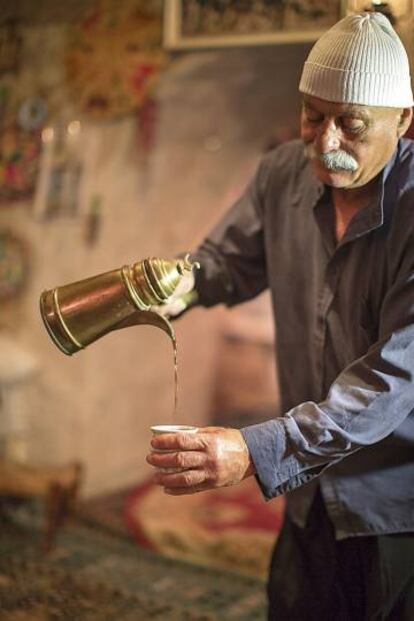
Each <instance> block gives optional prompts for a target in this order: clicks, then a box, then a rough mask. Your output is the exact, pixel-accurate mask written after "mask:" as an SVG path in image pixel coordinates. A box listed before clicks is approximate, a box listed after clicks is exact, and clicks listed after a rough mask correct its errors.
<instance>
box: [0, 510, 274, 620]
mask: <svg viewBox="0 0 414 621" xmlns="http://www.w3.org/2000/svg"><path fill="white" fill-rule="evenodd" d="M39 515H40V514H36V512H34V513H33V512H30V511H29V512H28V511H26V512H23V514H22V513H20V514H19V515H17V517H16V519H14V517H13V519H10V516H7V519H4V516H3V518H2V519H1V521H0V620H1V621H149V620H150V619H151V620H155V621H222V620H224V619H226V621H227V620H228V621H233V620H234V621H264V619H265V609H266V605H265V595H264V585H263V583H262V582H261V581H259V580H256V579H253V578H248V577H243V576H238V575H237V574H231V573H228V572H219V571H212V570H210V569H207V568H203V567H198V566H194V565H190V564H188V563H185V562H180V561H176V560H172V559H166V558H163V557H162V556H159V555H156V554H154V553H151V552H149V551H147V550H142V549H140V548H138V547H137V545H136V543H135V542H133V541H128V540H126V539H124V538H122V537H116V536H114V535H110V534H109V533H108V532H106V531H100V530H99V529H92V528H88V527H85V526H80V525H79V524H71V525H67V526H65V527H64V528H63V529H62V530H61V531H60V532H59V533H58V536H57V541H56V544H55V546H54V548H53V549H52V551H51V552H50V553H49V554H47V555H46V554H44V553H43V552H42V548H41V543H42V533H41V521H40V520H39V517H38V516H39Z"/></svg>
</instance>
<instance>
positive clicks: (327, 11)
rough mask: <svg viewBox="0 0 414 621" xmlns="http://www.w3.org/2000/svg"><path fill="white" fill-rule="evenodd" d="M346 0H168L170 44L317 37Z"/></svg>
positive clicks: (166, 23) (166, 20)
mask: <svg viewBox="0 0 414 621" xmlns="http://www.w3.org/2000/svg"><path fill="white" fill-rule="evenodd" d="M345 11H346V0H255V1H254V2H253V1H241V0H164V45H165V47H166V48H167V49H170V50H183V49H193V48H218V47H228V46H245V45H272V44H275V43H302V42H307V41H315V40H316V39H317V38H318V37H319V36H320V35H321V34H322V33H323V32H324V31H325V30H327V29H328V28H330V27H331V26H332V25H333V24H334V23H335V22H337V21H338V20H339V19H341V17H343V16H344V15H345Z"/></svg>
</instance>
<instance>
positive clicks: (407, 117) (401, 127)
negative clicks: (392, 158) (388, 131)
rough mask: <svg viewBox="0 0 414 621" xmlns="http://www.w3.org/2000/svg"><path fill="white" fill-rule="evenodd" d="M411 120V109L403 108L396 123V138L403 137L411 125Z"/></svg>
mask: <svg viewBox="0 0 414 621" xmlns="http://www.w3.org/2000/svg"><path fill="white" fill-rule="evenodd" d="M412 118H413V109H412V108H403V109H402V112H401V114H400V118H399V121H398V127H397V135H398V138H401V136H404V134H405V132H406V131H407V129H408V128H409V127H410V125H411V119H412Z"/></svg>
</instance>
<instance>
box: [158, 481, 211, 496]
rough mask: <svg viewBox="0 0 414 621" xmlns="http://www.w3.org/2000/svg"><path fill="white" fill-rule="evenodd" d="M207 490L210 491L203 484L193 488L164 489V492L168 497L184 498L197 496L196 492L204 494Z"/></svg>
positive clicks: (206, 485) (208, 487)
mask: <svg viewBox="0 0 414 621" xmlns="http://www.w3.org/2000/svg"><path fill="white" fill-rule="evenodd" d="M209 489H211V487H210V486H209V485H208V484H205V485H197V486H195V487H164V492H165V493H166V494H168V495H169V496H185V495H188V494H197V492H205V491H207V490H209Z"/></svg>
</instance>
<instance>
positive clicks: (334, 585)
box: [147, 13, 414, 621]
mask: <svg viewBox="0 0 414 621" xmlns="http://www.w3.org/2000/svg"><path fill="white" fill-rule="evenodd" d="M299 89H300V91H301V93H302V94H303V109H302V116H301V136H302V141H293V142H291V143H287V144H285V145H282V146H281V147H278V148H277V149H276V150H275V151H274V152H272V153H270V154H268V155H267V156H266V157H265V158H264V159H263V161H262V163H261V165H260V167H259V169H258V172H257V174H256V177H255V179H254V180H253V182H252V184H251V186H250V187H249V188H248V190H247V191H246V193H245V194H244V195H243V196H242V197H241V198H240V200H239V201H238V202H237V203H236V205H234V206H233V208H232V209H231V210H230V211H229V212H228V213H227V214H226V215H225V217H224V218H223V220H222V221H221V222H220V223H219V224H218V226H217V227H216V228H215V230H214V231H213V232H212V233H211V235H210V236H209V237H208V239H207V240H206V241H205V242H204V243H203V244H202V245H201V247H200V248H199V249H198V250H197V252H196V253H195V256H196V258H197V259H198V261H199V262H200V263H201V265H202V269H201V271H200V272H199V273H198V274H197V275H196V282H195V292H196V294H197V296H198V303H199V304H202V305H204V306H211V305H213V304H216V303H219V302H224V303H226V304H227V305H233V304H237V303H240V302H243V301H245V300H248V299H250V298H252V297H254V296H255V295H257V294H259V293H260V292H261V291H263V290H264V289H265V288H266V287H269V288H270V290H271V294H272V299H273V305H274V316H275V325H276V334H277V343H276V351H277V358H278V366H279V375H280V378H279V381H280V387H281V394H282V411H283V412H284V415H283V416H281V417H279V418H275V419H273V420H269V421H267V422H265V423H262V424H259V425H253V426H250V427H246V428H244V429H242V430H241V431H238V430H234V429H222V428H207V429H202V430H201V431H200V432H199V433H198V434H195V435H191V436H190V435H185V434H179V435H175V436H171V435H169V436H168V435H165V436H159V437H157V438H155V439H154V440H153V441H152V446H153V448H155V449H169V450H170V451H171V453H164V454H162V453H155V452H153V453H151V454H150V455H149V456H148V458H147V459H148V461H149V463H151V464H152V465H154V466H156V467H176V466H179V467H181V468H182V469H183V470H182V472H178V473H174V474H168V473H165V472H158V473H157V474H156V481H157V482H158V483H159V484H160V485H162V486H163V487H164V488H165V491H166V492H167V493H169V494H176V495H179V494H187V493H193V492H197V491H202V490H205V489H210V488H214V487H219V486H222V485H232V484H235V483H238V482H239V481H241V480H242V479H244V478H245V477H247V476H249V475H252V474H255V476H256V478H257V481H258V484H259V485H260V487H261V489H262V491H263V494H264V496H265V497H266V498H267V499H271V498H273V497H275V496H277V495H278V494H282V493H287V516H286V521H285V525H284V527H283V530H282V533H281V535H280V538H279V541H278V544H277V546H276V548H275V553H274V557H273V559H272V563H271V568H270V577H269V584H268V595H269V619H271V620H278V621H280V620H286V619H289V620H291V619H293V620H301V619H306V620H308V619H312V620H313V619H319V620H326V621H328V620H335V621H336V620H340V619H349V620H352V621H359V620H368V619H369V620H371V619H372V620H373V619H398V620H399V621H404V620H407V621H408V620H411V621H412V619H414V451H413V448H414V415H413V413H414V143H413V142H411V141H408V140H405V139H403V138H402V136H403V135H404V133H405V131H406V130H407V128H408V126H409V124H410V121H411V117H412V110H411V106H412V105H413V96H412V91H411V83H410V76H409V65H408V59H407V55H406V52H405V50H404V48H403V46H402V44H401V42H400V40H399V38H398V37H397V35H396V33H395V32H394V30H393V29H392V27H391V25H390V23H389V22H388V20H387V19H386V18H385V17H384V16H383V15H381V14H378V13H363V14H361V15H359V14H358V15H352V16H348V17H346V18H345V19H343V20H341V21H340V22H338V23H337V24H336V25H335V26H334V27H333V28H331V29H330V30H329V31H328V32H327V33H325V34H324V35H323V36H322V37H321V38H320V39H319V41H318V42H317V43H316V44H315V46H314V47H313V49H312V50H311V52H310V55H309V57H308V59H307V61H306V63H305V65H304V69H303V73H302V78H301V81H300V86H299ZM183 300H184V301H183ZM185 305H186V301H185V298H183V299H181V300H178V301H176V302H173V303H172V304H171V306H170V307H168V308H167V310H168V311H169V313H170V314H172V315H173V314H174V313H175V312H176V310H177V308H178V310H180V311H181V310H183V308H184V307H185Z"/></svg>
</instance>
